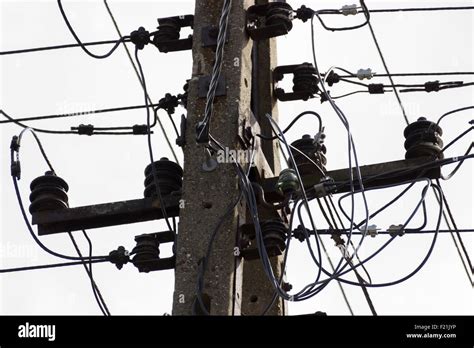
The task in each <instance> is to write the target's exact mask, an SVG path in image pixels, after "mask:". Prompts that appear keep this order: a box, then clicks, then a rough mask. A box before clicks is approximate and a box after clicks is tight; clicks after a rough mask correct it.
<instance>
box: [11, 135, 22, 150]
mask: <svg viewBox="0 0 474 348" xmlns="http://www.w3.org/2000/svg"><path fill="white" fill-rule="evenodd" d="M10 149H11V150H13V151H15V152H18V151H19V150H20V143H19V139H18V136H17V135H15V136H13V138H12V142H11V143H10Z"/></svg>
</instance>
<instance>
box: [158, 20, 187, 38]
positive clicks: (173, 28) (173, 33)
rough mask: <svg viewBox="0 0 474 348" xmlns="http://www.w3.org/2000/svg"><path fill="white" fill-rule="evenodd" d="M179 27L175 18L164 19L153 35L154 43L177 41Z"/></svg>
mask: <svg viewBox="0 0 474 348" xmlns="http://www.w3.org/2000/svg"><path fill="white" fill-rule="evenodd" d="M180 31H181V26H180V24H179V21H178V19H177V18H166V19H164V20H162V21H161V23H160V26H159V27H158V32H157V33H156V35H155V40H156V42H166V41H173V40H178V39H179V34H180Z"/></svg>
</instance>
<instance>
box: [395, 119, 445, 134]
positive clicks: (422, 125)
mask: <svg viewBox="0 0 474 348" xmlns="http://www.w3.org/2000/svg"><path fill="white" fill-rule="evenodd" d="M420 129H423V130H427V129H433V130H434V131H435V132H436V133H438V134H439V135H440V136H442V135H443V130H442V129H441V127H440V126H438V125H437V124H436V123H435V122H431V121H428V120H427V119H426V118H424V117H420V118H419V119H418V121H415V122H413V123H411V124H409V125H408V126H407V127H406V128H405V131H404V132H403V135H404V136H405V138H407V137H408V136H409V135H410V134H411V133H413V132H417V131H419V130H420Z"/></svg>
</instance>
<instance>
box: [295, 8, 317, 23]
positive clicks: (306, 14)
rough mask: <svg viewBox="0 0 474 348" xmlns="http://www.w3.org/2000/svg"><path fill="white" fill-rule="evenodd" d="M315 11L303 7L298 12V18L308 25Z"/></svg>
mask: <svg viewBox="0 0 474 348" xmlns="http://www.w3.org/2000/svg"><path fill="white" fill-rule="evenodd" d="M314 14H315V11H314V10H313V9H311V8H309V7H306V6H305V5H303V6H301V7H300V8H299V9H297V10H296V17H295V18H298V19H300V20H301V21H303V22H304V23H306V22H307V21H308V20H310V19H311V18H313V16H314Z"/></svg>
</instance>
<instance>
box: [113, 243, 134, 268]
mask: <svg viewBox="0 0 474 348" xmlns="http://www.w3.org/2000/svg"><path fill="white" fill-rule="evenodd" d="M109 261H110V262H111V263H113V264H114V265H115V266H117V268H118V269H119V270H120V269H122V268H123V265H125V264H127V263H128V261H130V253H129V252H128V251H127V250H125V248H124V247H123V246H120V247H118V249H117V250H112V251H111V252H110V253H109Z"/></svg>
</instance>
